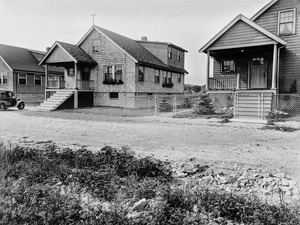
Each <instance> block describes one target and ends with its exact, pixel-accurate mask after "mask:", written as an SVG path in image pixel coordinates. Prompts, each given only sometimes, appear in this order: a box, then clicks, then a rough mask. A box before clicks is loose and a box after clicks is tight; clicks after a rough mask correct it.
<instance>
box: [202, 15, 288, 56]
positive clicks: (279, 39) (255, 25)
mask: <svg viewBox="0 0 300 225" xmlns="http://www.w3.org/2000/svg"><path fill="white" fill-rule="evenodd" d="M239 20H242V21H243V22H245V23H247V24H248V25H249V26H251V27H253V28H254V29H256V30H258V31H260V32H261V33H263V34H265V35H266V36H268V37H269V38H271V39H273V40H274V41H276V42H278V43H280V44H282V45H284V46H285V45H287V42H286V41H284V40H282V39H281V38H279V37H277V36H276V35H274V34H272V33H271V32H269V31H267V30H265V29H264V28H262V27H260V26H259V25H257V24H256V23H255V22H253V21H252V20H250V19H248V18H247V17H245V16H243V15H242V14H239V15H238V16H237V17H235V18H234V19H233V20H232V21H231V22H230V23H229V24H228V25H227V26H226V27H224V28H223V29H222V30H221V31H220V32H219V33H218V34H217V35H215V36H214V37H213V38H212V39H211V40H210V41H209V42H207V43H206V44H205V45H204V46H203V47H202V48H201V49H199V53H201V52H204V53H207V50H208V49H209V47H210V46H211V45H212V44H213V43H214V42H215V41H216V40H217V39H218V38H220V37H221V36H222V35H223V34H224V33H225V32H226V31H227V30H229V28H231V27H232V26H233V25H234V24H236V23H237V22H238V21H239Z"/></svg>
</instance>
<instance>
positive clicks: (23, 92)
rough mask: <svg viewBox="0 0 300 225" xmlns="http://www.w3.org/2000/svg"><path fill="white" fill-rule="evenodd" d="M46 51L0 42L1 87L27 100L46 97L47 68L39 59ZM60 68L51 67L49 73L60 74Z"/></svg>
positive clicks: (42, 99)
mask: <svg viewBox="0 0 300 225" xmlns="http://www.w3.org/2000/svg"><path fill="white" fill-rule="evenodd" d="M44 55H45V52H40V51H36V50H30V49H26V48H20V47H15V46H10V45H4V44H0V88H1V89H7V90H9V91H13V92H14V93H15V94H16V95H17V96H18V97H19V98H21V99H22V100H24V101H25V102H27V103H28V102H34V103H37V102H42V101H44V99H45V68H44V67H43V66H41V65H39V61H40V60H41V58H42V57H43V56H44ZM60 71H61V70H60V69H59V68H53V67H51V68H50V69H49V70H48V73H49V75H59V74H60Z"/></svg>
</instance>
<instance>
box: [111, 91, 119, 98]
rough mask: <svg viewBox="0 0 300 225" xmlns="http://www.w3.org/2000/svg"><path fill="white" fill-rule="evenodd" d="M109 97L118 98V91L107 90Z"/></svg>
mask: <svg viewBox="0 0 300 225" xmlns="http://www.w3.org/2000/svg"><path fill="white" fill-rule="evenodd" d="M109 98H111V99H118V98H119V93H118V92H109Z"/></svg>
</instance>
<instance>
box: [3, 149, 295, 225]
mask: <svg viewBox="0 0 300 225" xmlns="http://www.w3.org/2000/svg"><path fill="white" fill-rule="evenodd" d="M143 199H144V203H145V204H144V205H142V204H141V205H140V206H139V207H137V206H136V205H135V203H136V202H138V201H139V200H143ZM229 220H230V221H232V222H238V223H244V224H300V218H299V208H297V207H294V208H288V207H287V206H286V205H280V206H274V205H269V204H267V203H266V202H261V201H260V200H259V199H257V198H255V197H253V196H246V195H241V194H233V193H226V192H223V191H219V190H210V189H204V188H202V187H201V186H199V185H198V184H197V182H191V183H189V184H187V183H186V184H183V183H181V182H180V181H176V180H174V179H173V178H172V172H171V169H170V167H169V164H168V163H166V162H163V161H160V160H157V159H154V158H152V157H146V158H138V157H135V156H134V153H133V152H131V151H130V150H129V149H128V148H122V149H120V150H119V149H115V148H112V147H109V146H106V147H104V148H102V149H101V150H99V151H97V152H92V151H89V150H87V149H84V148H82V149H79V150H72V149H69V148H65V149H63V148H59V147H57V146H56V145H54V144H52V143H49V144H48V145H46V147H44V148H43V149H36V148H25V147H21V146H16V147H14V148H12V147H10V148H7V147H4V146H3V145H0V224H30V225H31V224H114V225H118V224H120V225H121V224H122V225H127V224H128V225H129V224H139V225H140V224H180V225H184V224H208V223H209V222H213V221H214V222H218V223H219V224H226V221H229Z"/></svg>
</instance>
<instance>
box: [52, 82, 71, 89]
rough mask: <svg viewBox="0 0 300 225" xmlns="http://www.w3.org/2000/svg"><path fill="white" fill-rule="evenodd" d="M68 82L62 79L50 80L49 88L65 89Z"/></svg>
mask: <svg viewBox="0 0 300 225" xmlns="http://www.w3.org/2000/svg"><path fill="white" fill-rule="evenodd" d="M66 86H67V85H66V82H65V81H61V80H48V82H47V88H55V89H65V88H66Z"/></svg>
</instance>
